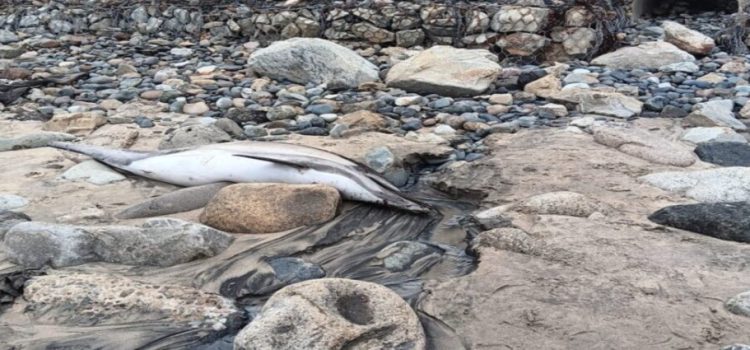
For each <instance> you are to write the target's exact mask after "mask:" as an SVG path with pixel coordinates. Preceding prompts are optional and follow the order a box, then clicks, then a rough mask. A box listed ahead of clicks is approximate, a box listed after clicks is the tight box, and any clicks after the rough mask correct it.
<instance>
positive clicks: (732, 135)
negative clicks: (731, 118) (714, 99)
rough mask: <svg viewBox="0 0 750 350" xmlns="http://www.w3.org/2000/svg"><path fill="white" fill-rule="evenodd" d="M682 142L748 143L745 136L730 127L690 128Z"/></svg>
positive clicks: (683, 136)
mask: <svg viewBox="0 0 750 350" xmlns="http://www.w3.org/2000/svg"><path fill="white" fill-rule="evenodd" d="M680 139H681V140H682V141H687V142H692V143H695V144H698V143H703V142H739V143H747V139H745V137H744V136H742V135H740V134H738V133H736V132H735V131H734V130H732V128H728V127H718V126H717V127H697V128H690V129H688V130H687V131H685V133H684V134H683V135H682V137H681V138H680Z"/></svg>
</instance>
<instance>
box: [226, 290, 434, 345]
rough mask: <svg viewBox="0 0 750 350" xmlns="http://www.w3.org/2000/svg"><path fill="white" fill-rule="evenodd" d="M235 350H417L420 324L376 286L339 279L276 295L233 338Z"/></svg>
mask: <svg viewBox="0 0 750 350" xmlns="http://www.w3.org/2000/svg"><path fill="white" fill-rule="evenodd" d="M234 348H235V349H236V350H266V349H268V350H272V349H300V350H301V349H305V350H328V349H351V350H360V349H361V350H364V349H368V350H369V349H403V350H412V349H413V350H422V349H425V348H426V340H425V335H424V330H423V329H422V325H421V324H420V323H419V319H418V318H417V315H416V314H415V313H414V311H413V310H412V309H411V308H410V307H409V305H408V304H407V303H406V302H405V301H404V300H403V299H401V297H399V296H398V295H397V294H396V293H394V292H393V291H391V290H390V289H388V288H386V287H383V286H381V285H379V284H375V283H370V282H363V281H355V280H348V279H339V278H325V279H318V280H312V281H306V282H302V283H297V284H294V285H291V286H288V287H285V288H283V289H281V290H279V291H278V292H276V293H275V294H274V295H273V296H271V298H270V299H268V302H266V304H265V305H264V306H263V309H262V310H261V313H260V314H259V315H258V317H257V318H255V320H253V322H252V323H250V324H249V325H247V326H246V327H245V328H244V329H243V330H242V331H240V333H239V334H238V335H237V337H236V338H235V340H234Z"/></svg>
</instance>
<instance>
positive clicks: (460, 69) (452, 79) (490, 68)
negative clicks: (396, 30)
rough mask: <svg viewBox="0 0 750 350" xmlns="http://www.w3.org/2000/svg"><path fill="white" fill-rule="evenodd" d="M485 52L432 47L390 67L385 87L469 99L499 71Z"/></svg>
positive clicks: (481, 90) (482, 90)
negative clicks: (466, 97) (468, 97)
mask: <svg viewBox="0 0 750 350" xmlns="http://www.w3.org/2000/svg"><path fill="white" fill-rule="evenodd" d="M492 58H494V55H493V54H492V53H490V52H489V51H487V50H480V49H474V50H469V49H457V48H454V47H450V46H440V45H438V46H433V47H431V48H429V49H427V50H425V51H422V52H420V53H419V54H417V55H415V56H413V57H410V58H409V59H407V60H404V61H402V62H399V63H397V64H396V65H394V66H393V67H392V68H391V69H390V70H389V71H388V75H387V76H386V79H385V80H386V83H387V84H388V86H391V87H396V88H399V89H404V90H406V91H409V92H415V93H419V94H439V95H443V96H473V95H478V94H481V93H482V92H484V91H485V90H487V88H489V86H490V84H492V83H494V82H495V79H497V77H498V75H499V74H500V72H501V71H502V67H500V65H499V64H497V62H496V61H495V60H496V58H495V60H493V59H492Z"/></svg>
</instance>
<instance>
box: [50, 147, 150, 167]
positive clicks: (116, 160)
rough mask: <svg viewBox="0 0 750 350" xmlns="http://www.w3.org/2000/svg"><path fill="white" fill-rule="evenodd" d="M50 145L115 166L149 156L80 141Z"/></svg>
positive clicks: (145, 153)
mask: <svg viewBox="0 0 750 350" xmlns="http://www.w3.org/2000/svg"><path fill="white" fill-rule="evenodd" d="M48 146H50V147H54V148H58V149H63V150H66V151H71V152H75V153H79V154H83V155H87V156H89V157H91V158H94V159H96V160H98V161H100V162H102V163H105V164H108V165H111V166H113V167H116V168H120V167H124V166H127V165H129V164H130V163H131V162H134V161H136V160H139V159H144V158H147V157H149V156H150V155H151V154H150V153H148V152H137V151H124V150H118V149H111V148H107V147H100V146H92V145H85V144H80V143H71V142H57V141H55V142H50V143H49V144H48Z"/></svg>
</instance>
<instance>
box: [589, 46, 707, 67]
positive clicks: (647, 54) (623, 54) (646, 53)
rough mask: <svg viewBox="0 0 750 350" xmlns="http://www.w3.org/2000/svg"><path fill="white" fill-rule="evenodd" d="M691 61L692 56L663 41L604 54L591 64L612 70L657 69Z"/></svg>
mask: <svg viewBox="0 0 750 350" xmlns="http://www.w3.org/2000/svg"><path fill="white" fill-rule="evenodd" d="M693 61H695V57H693V55H691V54H689V53H687V52H685V51H682V50H680V49H679V48H678V47H677V46H674V45H672V44H670V43H668V42H664V41H650V42H645V43H643V44H640V45H638V46H628V47H623V48H620V49H618V50H615V51H614V52H610V53H606V54H604V55H601V56H599V57H597V58H595V59H593V60H592V61H591V63H592V64H595V65H600V66H607V67H609V68H613V69H636V68H640V69H658V68H659V67H662V66H666V65H670V64H674V63H680V62H693Z"/></svg>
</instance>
